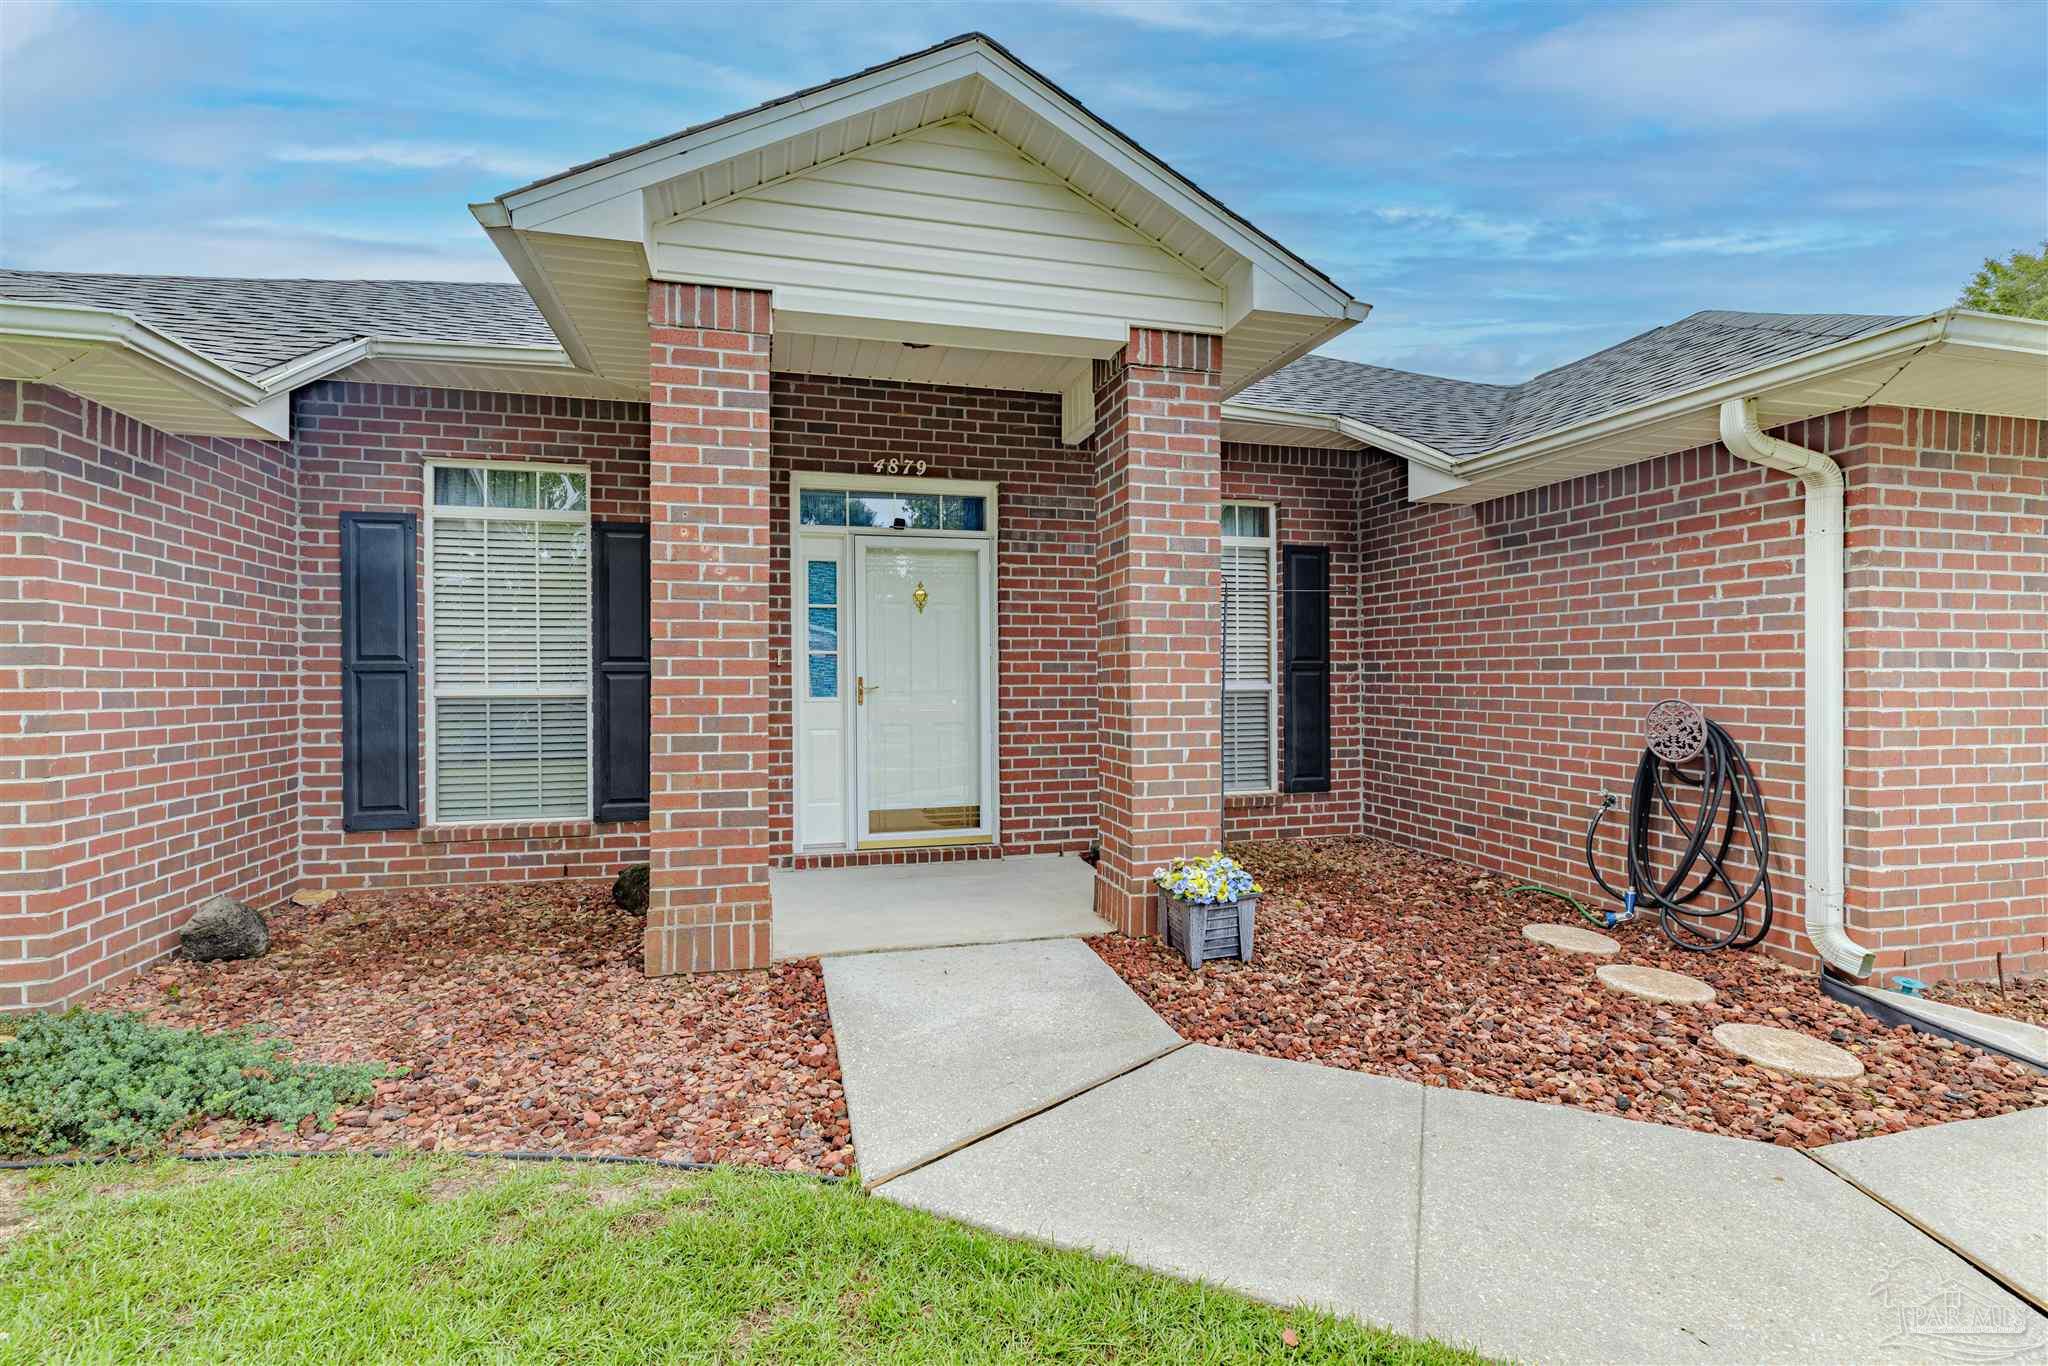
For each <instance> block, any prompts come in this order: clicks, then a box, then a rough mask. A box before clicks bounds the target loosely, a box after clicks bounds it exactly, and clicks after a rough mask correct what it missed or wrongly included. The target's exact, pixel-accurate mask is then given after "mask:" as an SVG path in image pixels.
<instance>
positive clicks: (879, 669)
mask: <svg viewBox="0 0 2048 1366" xmlns="http://www.w3.org/2000/svg"><path fill="white" fill-rule="evenodd" d="M852 539H853V553H854V607H855V610H854V621H853V622H852V623H851V625H852V627H853V631H854V637H855V640H854V646H855V648H854V654H855V659H854V661H853V664H854V675H855V676H854V680H853V684H854V689H853V690H854V717H855V726H854V731H855V734H854V749H855V772H856V775H857V777H856V783H855V791H856V801H855V815H856V819H855V828H856V830H857V831H858V832H859V839H860V842H861V843H862V844H864V845H873V844H887V843H898V842H903V843H910V842H919V841H925V840H933V839H944V838H974V837H977V836H986V835H989V834H991V833H992V832H993V829H994V824H993V817H994V814H995V813H994V809H993V806H994V795H995V794H994V784H993V782H992V776H993V775H992V767H993V764H992V756H991V755H990V753H989V744H988V741H989V736H988V729H987V718H988V712H989V707H988V696H989V692H988V690H989V685H990V678H989V673H990V659H991V654H992V652H991V651H990V649H989V639H988V633H989V631H990V629H991V626H992V621H991V617H992V613H991V612H990V610H989V600H990V595H989V578H988V575H989V562H988V544H987V542H985V541H968V540H957V539H947V538H943V537H927V536H915V535H909V536H905V535H890V534H886V533H884V534H874V533H868V534H861V535H856V536H854V537H853V538H852Z"/></svg>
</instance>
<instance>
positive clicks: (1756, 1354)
mask: <svg viewBox="0 0 2048 1366" xmlns="http://www.w3.org/2000/svg"><path fill="white" fill-rule="evenodd" d="M1422 1148H1423V1166H1424V1171H1425V1176H1424V1179H1423V1186H1422V1218H1421V1244H1422V1256H1421V1264H1420V1269H1419V1273H1418V1287H1419V1293H1418V1302H1419V1305H1420V1309H1419V1313H1418V1316H1417V1324H1416V1331H1418V1332H1420V1333H1423V1334H1430V1335H1437V1336H1441V1337H1444V1338H1446V1339H1450V1340H1454V1341H1458V1342H1461V1343H1463V1344H1465V1345H1467V1346H1471V1347H1475V1348H1477V1349H1478V1350H1480V1351H1482V1352H1487V1353H1490V1354H1495V1355H1499V1356H1505V1357H1512V1358H1514V1359H1517V1360H1529V1361H1572V1362H1629V1363H1635V1362H1645V1361H1655V1362H1690V1361H1731V1362H1757V1361H1857V1362H1878V1361H1926V1360H1930V1359H1935V1358H1939V1357H1943V1356H1947V1355H1950V1351H1949V1349H1951V1348H1955V1347H1960V1348H1962V1349H1969V1350H1976V1349H1978V1348H1979V1347H1980V1346H1981V1345H1982V1344H1985V1343H1993V1344H1994V1345H1996V1346H1998V1347H1999V1349H2000V1353H2001V1355H1999V1356H1998V1357H1997V1359H2000V1360H2005V1359H2012V1360H2021V1359H2031V1358H2030V1357H2028V1356H2027V1355H2026V1354H2027V1353H2028V1352H2037V1351H2039V1350H2041V1347H2042V1345H2043V1339H2042V1336H2041V1334H2040V1331H2039V1321H2038V1318H2037V1316H2036V1315H2034V1314H2033V1312H2032V1311H2031V1310H2030V1309H2028V1308H2027V1306H2026V1305H2025V1304H2023V1303H2022V1302H2021V1301H2019V1300H2017V1299H2015V1298H2014V1297H2013V1296H2011V1295H2009V1294H2008V1293H2006V1292H2005V1291H2004V1290H2003V1289H2001V1288H2000V1287H1999V1286H1998V1285H1997V1284H1996V1283H1995V1282H1993V1281H1991V1280H1990V1279H1988V1278H1986V1277H1985V1276H1983V1275H1981V1274H1980V1273H1978V1272H1977V1271H1976V1270H1975V1269H1973V1268H1972V1267H1971V1266H1970V1265H1969V1264H1968V1263H1966V1262H1964V1261H1963V1260H1962V1259H1961V1258H1959V1257H1957V1256H1955V1255H1954V1254H1953V1253H1951V1252H1949V1251H1948V1250H1947V1249H1946V1248H1943V1247H1941V1246H1940V1245H1938V1244H1936V1243H1934V1242H1932V1241H1930V1240H1929V1239H1928V1238H1926V1237H1925V1236H1923V1235H1922V1234H1921V1233H1920V1232H1919V1231H1918V1230H1917V1229H1915V1228H1914V1227H1913V1226H1912V1225H1911V1224H1908V1223H1907V1222H1906V1221H1905V1220H1903V1219H1901V1218H1899V1217H1898V1216H1897V1215H1895V1214H1893V1213H1892V1212H1891V1211H1890V1210H1887V1209H1885V1208H1884V1207H1883V1206H1882V1205H1879V1204H1878V1203H1877V1202H1875V1201H1873V1200H1871V1199H1869V1198H1868V1197H1866V1196H1864V1195H1863V1194H1862V1193H1861V1192H1859V1191H1858V1190H1856V1189H1855V1188H1854V1187H1853V1186H1851V1185H1849V1184H1848V1183H1847V1182H1845V1181H1842V1180H1841V1179H1839V1178H1838V1177H1836V1176H1834V1175H1832V1174H1830V1173H1829V1172H1828V1171H1826V1170H1824V1169H1823V1168H1822V1167H1821V1166H1820V1165H1819V1164H1817V1163H1815V1162H1813V1161H1811V1160H1809V1159H1808V1158H1806V1157H1803V1156H1801V1155H1800V1154H1798V1153H1796V1152H1793V1151H1791V1150H1789V1149H1784V1148H1777V1147H1771V1146H1768V1145H1765V1144H1760V1143H1754V1142H1749V1141H1746V1140H1743V1139H1734V1138H1722V1137H1719V1136H1718V1135H1713V1134H1699V1133H1693V1132H1690V1131H1688V1130H1684V1129H1675V1128H1671V1127H1668V1126H1666V1125H1662V1124H1647V1123H1638V1122H1635V1121H1632V1120H1626V1119H1619V1118H1614V1117H1611V1116H1604V1115H1594V1114H1587V1113H1585V1112H1583V1111H1579V1110H1572V1109H1568V1108H1566V1107H1564V1106H1560V1105H1532V1104H1529V1103H1528V1102H1525V1101H1517V1100H1510V1099H1507V1098H1505V1097H1500V1096H1487V1095H1480V1094H1477V1093H1473V1092H1464V1091H1451V1090H1434V1089H1433V1090H1431V1091H1430V1092H1429V1095H1428V1100H1427V1102H1426V1104H1425V1106H1424V1112H1423V1141H1422ZM1985 1325H1990V1327H1989V1328H1988V1329H1987V1328H1986V1327H1985ZM1951 1329H1953V1330H1954V1334H1955V1341H1954V1342H1950V1341H1948V1340H1947V1339H1946V1338H1944V1337H1943V1336H1942V1335H1943V1334H1944V1333H1946V1332H1948V1331H1949V1330H1951ZM1956 1359H1959V1360H1960V1359H1964V1358H1961V1357H1958V1358H1956ZM1968 1359H1971V1360H1991V1359H1993V1358H1992V1357H1989V1356H1973V1357H1969V1358H1968Z"/></svg>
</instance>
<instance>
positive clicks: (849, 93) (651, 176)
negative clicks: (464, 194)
mask: <svg viewBox="0 0 2048 1366" xmlns="http://www.w3.org/2000/svg"><path fill="white" fill-rule="evenodd" d="M983 52H984V49H983V48H982V47H981V45H980V44H978V43H972V44H970V43H963V44H961V45H960V46H958V47H949V48H945V49H943V50H941V51H938V52H933V53H928V54H926V55H925V56H923V57H919V58H917V59H915V60H913V61H908V62H903V63H900V64H898V65H896V66H891V67H888V68H886V69H884V70H881V71H876V72H871V73H869V74H868V75H865V76H856V77H854V78H853V79H851V80H847V81H842V82H840V83H839V84H837V85H833V86H829V87H827V88H826V89H824V90H820V91H818V92H817V93H816V94H813V95H807V96H805V97H804V98H802V99H797V100H786V101H784V102H782V103H780V104H775V105H771V106H769V107H768V108H766V109H757V110H755V111H754V112H753V113H751V114H745V115H742V116H740V117H739V118H736V119H729V120H727V121H726V122H723V123H720V124H717V125H716V126H714V127H711V128H706V129H703V130H702V131H700V132H696V133H685V134H681V135H679V136H677V137H673V138H670V139H668V140H667V141H665V142H660V143H656V144H655V145H654V146H652V147H644V148H642V149H641V150H639V151H637V152H633V153H631V154H629V155H626V156H622V157H618V158H615V159H613V160H610V161H605V162H601V163H599V164H598V165H596V166H592V167H589V168H588V169H586V170H582V171H578V172H576V173H574V174H573V175H566V176H563V177H561V178H560V179H556V180H550V181H547V182H545V183H543V184H539V185H535V186H532V187H531V188H529V189H523V190H514V191H512V192H511V193H510V194H504V195H500V196H498V198H497V200H496V203H498V204H500V205H502V206H503V207H504V209H505V211H506V213H507V215H508V216H509V219H510V225H511V226H513V227H518V228H534V227H538V226H540V225H543V224H546V223H550V222H552V221H554V220H555V219H557V218H561V217H564V216H566V215H568V214H571V213H574V212H576V211H577V210H579V209H584V208H588V207H590V206H591V205H594V204H598V203H601V202H603V201H605V200H608V199H617V198H619V197H621V196H624V195H629V194H634V193H636V192H638V191H639V190H642V189H645V188H646V187H647V186H649V185H655V184H659V183H660V182H661V181H664V180H671V179H673V178H675V177H676V176H679V175H688V174H689V173H690V172H691V171H695V170H699V169H701V168H703V167H705V166H715V165H717V164H718V163H719V162H722V161H729V160H731V159H732V158H733V157H736V156H740V155H743V154H745V153H747V152H751V151H754V150H756V149H758V148H761V147H765V146H768V145H770V144H771V143H776V142H781V141H783V140H784V139H786V138H792V137H797V136H799V135H801V134H803V133H807V132H813V131H815V130H817V129H819V128H823V127H826V126H827V125H829V124H833V123H836V122H838V121H840V120H841V119H846V118H851V117H853V116H855V115H857V114H860V113H862V112H864V111H865V110H867V109H870V108H874V107H876V106H878V105H883V104H887V103H889V102H890V101H892V100H896V99H900V98H902V97H903V96H904V95H905V94H906V93H909V92H910V91H913V90H917V89H928V88H931V87H935V86H940V85H944V84H947V83H948V82H950V81H955V80H959V79H961V78H963V77H966V76H969V75H973V74H974V73H975V71H976V69H977V68H978V66H979V65H980V64H981V63H982V62H983V61H985V60H986V59H985V57H984V56H983Z"/></svg>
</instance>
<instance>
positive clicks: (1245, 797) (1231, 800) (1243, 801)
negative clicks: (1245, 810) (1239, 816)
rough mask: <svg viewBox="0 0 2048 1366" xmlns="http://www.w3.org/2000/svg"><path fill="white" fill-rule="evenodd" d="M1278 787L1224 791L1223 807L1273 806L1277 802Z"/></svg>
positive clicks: (1278, 795)
mask: <svg viewBox="0 0 2048 1366" xmlns="http://www.w3.org/2000/svg"><path fill="white" fill-rule="evenodd" d="M1281 795H1282V794H1281V792H1280V789H1278V788H1274V787H1269V788H1267V789H1266V790H1265V791H1263V792H1226V793H1224V794H1223V809H1224V810H1226V811H1228V810H1229V809H1230V808H1231V807H1233V806H1238V807H1244V806H1273V805H1275V804H1276V803H1278V802H1279V800H1280V797H1281Z"/></svg>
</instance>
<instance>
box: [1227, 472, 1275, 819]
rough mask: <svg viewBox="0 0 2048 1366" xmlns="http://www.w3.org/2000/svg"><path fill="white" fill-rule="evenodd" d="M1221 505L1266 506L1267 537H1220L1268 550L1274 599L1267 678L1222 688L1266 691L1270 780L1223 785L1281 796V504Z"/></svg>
mask: <svg viewBox="0 0 2048 1366" xmlns="http://www.w3.org/2000/svg"><path fill="white" fill-rule="evenodd" d="M1222 506H1223V507H1235V508H1263V509H1264V510H1265V513H1266V534H1265V535H1264V536H1223V537H1221V543H1222V545H1223V546H1225V547H1231V546H1235V547H1239V548H1246V547H1249V548H1251V549H1260V548H1263V549H1264V550H1265V552H1266V586H1267V593H1268V596H1269V597H1270V599H1271V601H1270V603H1269V605H1268V610H1267V614H1266V621H1267V631H1266V650H1267V665H1266V681H1265V682H1264V683H1235V684H1234V683H1231V682H1230V681H1229V680H1228V679H1225V680H1224V683H1223V691H1224V692H1225V693H1230V692H1240V693H1244V692H1263V693H1265V694H1266V775H1267V777H1268V779H1269V781H1268V783H1267V784H1266V786H1264V787H1230V786H1227V785H1225V786H1224V788H1223V795H1224V797H1225V798H1226V799H1228V798H1231V797H1272V796H1277V795H1279V792H1280V788H1281V777H1280V616H1281V601H1280V598H1281V592H1280V555H1279V551H1280V509H1279V507H1278V506H1277V505H1276V504H1273V503H1263V502H1258V501H1256V500H1251V501H1247V500H1242V499H1237V498H1226V499H1224V500H1223V504H1222ZM1218 517H1219V520H1220V517H1221V512H1220V509H1219V513H1218ZM1219 559H1220V556H1219ZM1218 606H1219V607H1220V606H1221V604H1220V602H1219V604H1218ZM1219 648H1220V647H1219ZM1221 663H1222V661H1221V660H1220V659H1219V660H1218V667H1219V668H1220V667H1221ZM1217 732H1218V736H1219V738H1220V737H1221V733H1222V722H1221V718H1219V719H1218V723H1217Z"/></svg>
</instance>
